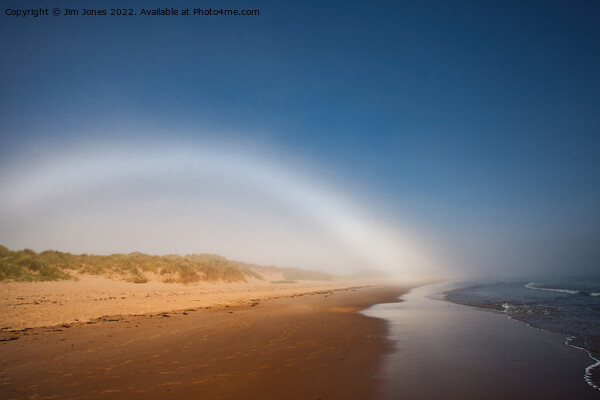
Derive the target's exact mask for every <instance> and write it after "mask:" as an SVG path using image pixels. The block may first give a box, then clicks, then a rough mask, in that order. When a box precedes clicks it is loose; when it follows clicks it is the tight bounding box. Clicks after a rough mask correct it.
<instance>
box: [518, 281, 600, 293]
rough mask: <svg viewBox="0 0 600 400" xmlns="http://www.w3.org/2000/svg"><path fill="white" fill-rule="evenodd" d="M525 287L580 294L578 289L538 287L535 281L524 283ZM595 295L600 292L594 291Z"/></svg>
mask: <svg viewBox="0 0 600 400" xmlns="http://www.w3.org/2000/svg"><path fill="white" fill-rule="evenodd" d="M525 287H526V288H527V289H532V290H543V291H545V292H557V293H566V294H580V293H581V291H579V290H569V289H555V288H545V287H539V286H537V284H536V283H535V282H529V283H528V284H527V285H525ZM596 295H600V293H596Z"/></svg>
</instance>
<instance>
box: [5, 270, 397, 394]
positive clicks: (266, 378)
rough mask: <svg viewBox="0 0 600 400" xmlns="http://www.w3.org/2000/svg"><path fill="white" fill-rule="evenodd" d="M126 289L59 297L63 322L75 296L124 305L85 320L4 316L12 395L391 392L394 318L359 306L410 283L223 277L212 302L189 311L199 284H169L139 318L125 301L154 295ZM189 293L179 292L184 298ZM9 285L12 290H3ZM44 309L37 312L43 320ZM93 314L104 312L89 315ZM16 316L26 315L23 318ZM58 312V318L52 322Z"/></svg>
mask: <svg viewBox="0 0 600 400" xmlns="http://www.w3.org/2000/svg"><path fill="white" fill-rule="evenodd" d="M51 283H52V284H59V283H54V282H51ZM64 283H65V284H72V285H76V284H77V282H75V283H70V282H64ZM79 283H80V282H79ZM96 283H97V282H96ZM23 285H32V284H23ZM35 285H41V287H42V288H43V287H44V286H43V284H35ZM127 285H134V284H127ZM127 285H125V286H119V285H116V288H117V289H115V290H121V293H123V294H124V295H123V296H121V297H125V299H120V298H115V299H113V298H106V293H101V292H100V293H95V294H94V293H90V291H88V295H89V296H91V298H94V296H96V297H97V298H99V300H93V299H92V300H90V298H88V299H87V300H85V301H84V300H83V297H82V296H78V295H75V294H73V295H72V296H71V299H69V297H68V296H66V297H65V296H63V298H62V300H60V301H62V303H63V304H62V306H64V308H65V314H64V315H66V316H68V317H64V316H63V319H69V318H70V319H73V316H74V315H75V314H73V310H74V309H75V308H76V306H75V305H74V303H77V302H78V301H79V305H78V306H77V307H79V308H80V309H82V308H83V309H84V307H81V306H82V305H83V304H91V303H94V302H95V303H103V302H104V303H105V305H107V306H106V307H104V309H103V311H106V310H108V309H109V308H110V309H112V308H111V307H113V306H115V304H117V305H118V307H121V308H122V310H123V311H125V312H122V313H116V314H113V315H109V314H106V315H105V316H97V315H96V316H93V317H90V318H86V317H83V316H80V317H79V318H76V319H79V321H73V322H68V321H61V323H59V324H53V325H49V326H40V322H35V319H34V320H31V321H29V322H27V318H26V317H27V315H26V314H27V313H26V312H25V311H21V312H20V313H17V311H11V310H13V308H15V309H18V308H19V306H16V305H12V306H10V307H7V306H5V305H4V304H3V306H2V307H3V308H2V315H3V316H5V315H6V316H9V317H11V318H12V319H11V318H8V319H5V320H3V324H4V325H3V326H4V328H5V329H3V330H2V335H3V337H2V340H3V341H2V342H0V353H1V354H2V357H1V358H0V371H1V372H0V394H1V397H2V398H6V399H29V398H36V399H42V398H46V399H51V398H52V399H96V398H100V399H101V398H116V397H117V398H125V399H129V398H132V399H133V398H139V399H142V398H143V399H148V398H150V399H163V398H165V399H166V398H202V399H239V398H244V399H280V398H289V399H319V398H320V399H323V400H325V399H367V398H377V397H379V395H380V394H379V391H380V389H381V387H382V384H381V381H380V375H379V372H380V367H381V361H382V360H383V356H384V355H385V354H387V353H388V352H390V351H391V350H392V345H391V342H390V341H389V340H388V337H387V330H386V322H385V321H384V320H382V319H377V318H370V317H367V316H365V315H362V314H360V313H358V312H357V311H359V310H362V309H365V308H367V307H369V306H371V305H373V304H377V303H389V302H393V301H396V300H397V298H398V296H400V295H401V294H402V293H405V292H406V291H407V290H408V287H391V286H383V285H373V284H370V285H357V284H349V283H347V282H346V283H344V284H342V283H332V282H322V283H321V282H320V283H299V284H296V285H294V284H290V285H265V286H263V287H262V288H260V289H258V288H256V287H254V288H252V285H246V286H245V287H244V286H243V285H244V284H242V283H240V284H234V285H233V286H229V289H224V287H225V288H227V286H225V285H224V284H216V285H215V286H214V287H213V291H212V292H210V289H206V291H208V292H210V293H209V294H208V295H206V296H205V299H204V301H205V303H198V304H196V305H195V306H188V307H180V306H181V305H183V304H189V301H190V300H193V297H194V294H193V292H194V290H196V291H198V290H200V289H199V288H198V287H196V288H194V287H193V286H187V287H186V286H185V285H181V286H182V287H181V288H179V287H178V286H170V285H165V284H162V285H163V286H160V288H163V289H164V290H167V291H169V290H170V291H171V292H168V293H171V294H170V295H167V294H164V293H163V297H162V298H161V300H160V301H159V300H157V299H156V296H158V295H155V296H154V303H153V301H152V300H151V301H149V302H148V303H150V304H154V305H153V306H152V307H158V303H161V302H162V307H163V310H162V311H158V312H153V311H152V312H146V313H144V314H141V315H132V313H131V312H128V311H130V309H129V308H127V307H128V306H126V305H125V304H126V301H125V300H127V299H128V298H129V299H130V300H131V299H132V298H133V299H134V300H135V299H142V298H144V299H146V298H145V297H142V296H143V295H142V294H141V293H138V294H136V295H135V296H134V295H132V294H131V293H127V292H126V291H124V288H125V287H129V286H127ZM157 285H158V284H157ZM14 286H15V285H13V291H12V292H11V293H12V295H11V296H10V297H11V298H12V299H16V298H17V297H22V298H23V300H20V301H22V302H29V301H30V300H32V298H31V297H29V298H25V297H23V296H22V295H21V296H15V295H14V292H15V290H16V289H14ZM17 286H18V285H17ZM84 286H85V284H84ZM266 286H268V288H267V287H266ZM48 287H49V285H46V288H48ZM137 288H139V289H137V290H140V291H146V292H147V293H146V294H150V292H149V291H150V290H158V289H156V287H153V286H147V287H146V288H144V285H137ZM3 289H6V286H5V287H4V288H3ZM248 289H251V290H248ZM36 290H38V291H42V292H43V290H44V289H40V288H39V287H38V288H37V289H36ZM178 290H180V291H181V293H180V295H181V296H179V297H178V295H177V294H173V291H175V292H177V291H178ZM6 292H7V290H3V294H5V293H6ZM83 292H85V291H82V293H83ZM57 293H58V292H57ZM57 295H58V294H57ZM63 295H64V293H63ZM38 296H39V294H38ZM98 296H99V297H98ZM102 296H104V297H102ZM144 296H145V295H144ZM211 296H212V297H211ZM108 297H118V296H116V295H111V296H108ZM195 297H196V299H198V298H202V297H203V296H199V295H195ZM148 298H150V299H151V298H153V296H152V295H150V296H149V297H148ZM45 299H46V300H48V296H47V295H46V297H45ZM165 299H166V300H168V302H167V303H165V301H166V300H165ZM207 299H209V300H207ZM26 300H27V301H26ZM41 300H42V299H41V298H38V300H37V301H38V304H37V305H39V306H41V310H42V311H43V307H46V310H47V312H48V314H53V313H52V312H50V311H52V310H53V309H54V308H55V307H58V303H53V301H57V302H58V301H59V300H57V299H54V298H51V300H49V301H45V302H41ZM118 300H121V301H120V302H119V301H118ZM135 301H137V300H135ZM135 301H134V303H135ZM186 302H188V303H186ZM155 303H156V304H155ZM165 305H168V307H166V308H165ZM21 307H33V305H29V304H25V305H22V306H21ZM132 307H133V306H132ZM100 308H102V307H100ZM24 310H26V309H24ZM42 311H40V312H37V313H34V314H33V315H36V316H37V315H41V314H43V312H42ZM154 311H156V310H154ZM11 312H12V314H11ZM94 312H95V313H96V314H97V313H98V310H95V311H93V312H92V311H90V313H91V314H89V315H94ZM17 314H18V315H19V318H16V317H15V318H13V317H14V316H15V315H17ZM54 314H55V313H54ZM82 314H83V311H82ZM86 315H88V314H86ZM52 318H55V319H52ZM56 318H57V317H56V315H53V316H51V317H48V320H53V321H54V320H56ZM7 320H8V321H13V322H12V323H13V326H12V327H8V326H6V325H7ZM41 320H42V321H45V320H44V319H43V318H42V319H41ZM17 325H18V326H19V328H17V327H16V326H17ZM27 325H32V326H30V327H27ZM33 325H36V326H37V327H34V326H33Z"/></svg>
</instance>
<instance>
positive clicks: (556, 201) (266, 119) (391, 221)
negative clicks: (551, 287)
mask: <svg viewBox="0 0 600 400" xmlns="http://www.w3.org/2000/svg"><path fill="white" fill-rule="evenodd" d="M144 4H145V6H146V7H148V8H153V7H164V6H167V5H169V6H171V7H176V8H185V7H192V8H193V6H194V2H185V1H181V2H168V3H163V2H153V1H149V2H146V3H144ZM57 5H58V3H57ZM94 5H96V6H97V7H100V8H110V7H111V6H119V5H121V4H117V3H114V4H113V3H111V2H93V1H90V2H86V6H87V7H89V8H92V7H93V6H94ZM8 6H10V5H8ZM38 6H43V7H46V3H45V2H25V3H22V2H20V3H19V4H18V7H19V8H29V7H31V8H34V7H38ZM80 6H81V3H78V2H62V3H61V5H60V7H71V8H77V7H80ZM203 6H206V7H209V6H212V7H216V6H219V7H223V8H253V9H254V8H257V9H260V16H258V17H193V16H190V17H140V16H137V17H120V18H118V17H96V18H88V17H79V18H75V17H73V18H71V19H68V18H67V17H52V16H49V17H45V18H38V19H15V18H13V17H9V16H6V15H2V17H1V18H2V23H1V24H0V35H1V36H2V37H3V38H4V39H3V40H2V42H0V50H1V54H2V61H1V63H0V72H1V74H0V93H1V95H0V120H1V121H2V123H1V125H0V129H1V131H0V157H1V158H2V161H0V168H1V171H3V172H4V174H3V175H4V181H3V182H4V183H8V184H10V183H11V182H12V180H13V179H17V177H21V176H22V175H19V174H20V172H19V173H17V172H15V171H24V170H26V169H27V168H29V169H30V170H31V171H29V172H30V173H29V175H27V176H33V175H35V168H38V171H44V170H48V168H49V166H52V165H54V166H55V165H58V164H59V163H60V161H61V160H64V159H68V158H69V157H70V156H72V155H73V152H79V153H85V152H86V151H90V152H91V151H94V150H96V151H100V149H104V148H105V147H107V148H108V147H110V148H120V149H127V151H130V152H132V153H136V152H137V153H140V152H141V153H144V154H155V153H153V152H152V150H150V149H156V148H159V149H160V148H163V149H166V148H173V147H175V148H182V147H183V148H186V149H190V148H196V149H198V150H199V151H207V149H215V148H218V149H220V150H223V149H234V148H235V150H231V152H230V153H232V154H237V155H239V156H240V157H250V158H253V159H255V158H261V159H267V160H268V162H269V165H271V166H272V168H275V169H277V168H279V167H281V168H284V169H285V170H286V171H289V173H290V174H295V175H298V174H300V175H302V176H304V177H305V178H306V179H308V180H311V182H312V181H314V182H313V183H312V184H314V185H317V186H319V187H326V188H328V189H323V192H326V191H330V192H335V193H336V196H338V197H344V198H346V199H349V200H354V203H356V204H354V205H353V207H354V206H356V207H357V208H360V209H361V210H364V218H363V219H362V220H363V221H370V222H369V224H370V223H371V222H372V221H375V220H377V221H383V222H385V223H386V224H388V225H390V226H391V227H392V228H391V229H399V230H402V231H404V232H410V234H406V233H404V235H405V236H406V235H408V236H411V237H413V238H415V241H417V242H419V243H420V245H419V248H420V250H419V253H427V254H430V255H433V256H434V257H433V258H434V259H435V261H432V262H433V263H435V264H436V265H438V266H439V268H440V269H441V270H448V271H449V270H461V271H469V273H475V272H477V271H480V272H481V271H484V272H487V271H502V272H506V273H516V272H523V271H525V272H531V273H534V272H543V273H551V272H552V273H555V272H564V273H575V274H577V273H584V272H585V273H589V272H595V271H597V270H598V266H599V263H600V250H598V249H600V243H599V241H600V206H599V204H600V157H599V155H600V154H599V150H600V112H599V111H600V77H599V75H600V74H598V71H600V51H599V50H600V25H599V24H598V23H597V21H598V17H600V6H599V5H598V4H597V3H596V2H594V1H575V2H567V1H530V2H526V3H524V2H517V1H508V2H497V3H495V4H491V3H489V2H477V1H458V2H447V1H424V2H397V1H396V2H377V4H367V3H364V2H349V1H343V2H342V1H340V2H295V3H292V2H270V1H244V2H233V1H232V2H226V4H225V3H223V2H219V3H214V4H204V5H203ZM16 7H17V3H15V8H16ZM170 151H171V150H170ZM84 158H85V157H84ZM91 158H93V157H88V158H87V159H91ZM30 160H31V162H30ZM140 162H142V161H140ZM144 162H145V161H144ZM157 162H159V161H158V160H157ZM28 165H29V167H28ZM69 165H72V164H69ZM180 167H181V168H183V170H185V168H189V165H188V166H187V167H186V166H180ZM74 168H76V167H74ZM124 168H125V167H124ZM178 171H179V170H178ZM180 172H181V171H179V172H177V173H175V172H174V173H173V176H171V177H170V178H169V179H171V178H172V179H174V180H176V178H175V176H176V175H178V174H179V173H180ZM184 175H185V174H184ZM185 179H191V178H190V177H186V178H185ZM194 179H195V178H194ZM240 179H241V178H240ZM302 179H304V178H302ZM217 180H218V179H217ZM242 180H243V179H242ZM87 181H88V182H90V185H92V186H93V185H94V184H93V182H92V181H91V180H89V179H88V180H87ZM129 182H130V181H129ZM211 182H212V183H206V184H207V185H209V186H210V185H214V184H215V183H214V182H213V181H211ZM317 182H318V183H317ZM161 184H164V182H161ZM312 184H308V185H307V186H302V187H312V186H311V185H312ZM153 185H154V186H153ZM147 186H148V192H147V193H146V198H148V197H152V196H155V195H156V192H160V189H159V188H158V182H154V183H152V182H150V183H148V184H147ZM10 187H11V186H10V185H9V186H6V185H5V189H3V192H4V194H5V195H13V194H14V193H10V192H9V190H11V189H10ZM211 187H212V186H211ZM152 188H154V189H152ZM69 190H72V189H65V192H64V193H63V196H68V195H69ZM153 190H154V191H153ZM215 190H216V191H218V190H225V189H223V188H219V189H218V190H217V189H215ZM106 191H108V192H110V193H113V192H114V194H115V196H113V197H114V198H120V197H124V196H126V194H125V192H123V191H122V190H121V189H119V187H112V186H108V187H106ZM176 192H177V193H178V194H179V196H176V197H175V198H173V199H171V201H170V203H169V206H168V207H172V208H174V209H177V208H178V204H179V202H180V201H181V198H185V197H186V196H188V195H186V190H185V186H177V190H176ZM250 192H251V191H250ZM223 193H225V192H223ZM246 194H247V195H248V196H251V195H250V194H248V193H246ZM263 194H264V193H263ZM156 196H157V197H160V196H158V195H156ZM197 196H200V197H198V198H201V197H202V196H203V195H202V194H201V193H200V194H197ZM317 197H318V196H317ZM317 197H312V199H313V200H315V199H316V198H317ZM263 200H264V199H263ZM215 201H216V200H215ZM263 202H264V201H263ZM282 202H283V203H285V201H283V200H282ZM283 203H282V204H283ZM32 207H34V208H35V206H32ZM98 207H100V205H98ZM102 207H104V208H105V213H108V210H116V209H121V208H120V207H124V206H123V204H122V203H119V204H117V203H114V202H113V201H112V200H106V202H104V203H102ZM157 207H158V206H157ZM165 207H166V206H165ZM199 207H200V206H199ZM230 207H232V208H235V207H236V206H235V205H234V204H231V205H230ZM256 207H257V209H256V210H258V209H260V212H257V214H259V215H263V216H264V218H266V219H269V220H271V219H272V220H273V221H276V220H278V221H280V222H281V221H282V220H281V215H279V216H273V215H271V216H269V217H267V214H268V212H267V210H263V207H261V206H256ZM282 207H283V206H282ZM283 208H285V207H283ZM351 208H352V207H350V209H351ZM256 210H250V211H248V210H247V212H253V211H256ZM92 211H93V210H92ZM204 211H206V210H204ZM53 212H56V213H58V211H52V210H48V213H50V214H52V213H53ZM149 212H150V211H149ZM282 213H283V211H282ZM349 213H350V214H352V212H349ZM34 214H35V212H34V210H30V211H27V210H22V213H21V214H19V217H14V212H13V211H11V210H9V208H8V207H5V208H4V210H3V213H1V214H0V216H4V217H5V218H9V217H10V218H11V220H10V221H9V223H6V224H4V226H5V228H0V242H2V243H7V245H9V247H12V248H22V247H32V248H35V249H38V250H43V249H44V246H45V245H46V246H52V247H56V248H58V249H59V250H65V251H73V252H86V251H87V252H91V251H92V250H95V251H98V252H112V251H127V250H128V249H126V248H123V246H121V245H120V244H119V245H116V244H114V243H111V242H110V240H108V241H104V242H105V245H104V246H99V247H98V246H97V245H96V244H94V245H93V246H92V245H90V242H91V241H92V240H93V239H94V236H90V237H89V239H88V242H86V241H81V243H77V244H75V242H73V240H72V239H70V238H72V237H74V236H75V237H76V236H79V234H78V233H77V232H79V231H80V230H82V229H84V226H94V223H95V222H94V221H96V219H95V218H101V216H100V214H98V215H95V214H94V212H90V214H89V218H88V220H87V222H86V224H87V225H85V224H84V223H83V222H81V221H80V223H79V224H75V223H74V224H73V226H72V231H71V232H70V235H69V234H67V233H65V235H64V239H62V240H61V239H60V238H50V237H45V236H44V235H41V234H38V235H33V234H32V233H31V232H32V231H34V230H35V229H36V224H38V225H39V224H42V223H44V224H47V226H46V229H47V232H52V230H53V229H55V228H56V224H58V222H57V221H60V218H58V215H59V214H57V217H56V219H54V220H52V221H50V220H48V221H40V220H39V219H38V220H35V219H34V218H33V217H31V215H34ZM283 214H285V213H283ZM292 214H293V213H292ZM316 214H318V213H316ZM102 215H104V214H102ZM298 215H300V214H298ZM60 216H61V217H65V218H67V217H72V215H71V211H70V210H69V209H67V210H62V211H60ZM271 217H272V218H271ZM121 218H122V220H123V226H128V227H129V228H128V229H131V230H132V231H135V227H136V226H138V225H136V224H137V223H138V222H132V221H129V222H127V221H126V218H125V217H121ZM172 218H173V219H176V220H181V223H180V225H181V224H185V217H184V216H183V215H173V217H172ZM278 218H279V219H278ZM299 218H300V217H299ZM300 219H301V218H300ZM255 223H256V224H255V225H253V224H250V223H249V224H248V226H247V230H248V231H247V234H248V235H250V236H252V234H251V232H252V230H253V229H254V230H255V233H259V232H261V228H260V226H259V225H260V222H259V220H257V221H255ZM274 223H275V222H274ZM378 223H379V222H378ZM233 225H235V224H233ZM284 225H285V226H288V227H290V224H284ZM16 226H19V227H20V228H19V229H20V230H22V232H21V231H20V232H21V233H20V234H19V235H15V227H16ZM118 226H119V224H118V223H115V225H114V227H118ZM178 226H179V225H178ZM23 227H25V228H23ZM38 227H39V226H38ZM65 229H66V228H65ZM107 229H108V228H107ZM173 229H175V228H173ZM293 229H294V227H293V226H292V227H290V230H293ZM306 229H307V230H302V229H300V230H298V232H297V233H296V234H295V237H296V238H298V237H305V236H306V232H312V231H311V228H308V227H306ZM386 229H387V228H386ZM30 230H31V231H30ZM367 231H369V232H371V231H370V230H369V229H367ZM99 232H105V231H102V230H100V231H99ZM99 234H100V233H99ZM194 234H199V233H198V232H195V233H194ZM47 235H48V236H52V235H51V234H50V233H48V234H47ZM375 236H376V235H375ZM245 237H246V236H242V237H240V238H239V239H238V240H239V241H240V242H241V241H244V240H245V239H244V238H245ZM27 238H31V241H32V242H34V243H27ZM155 240H158V239H156V238H155ZM265 240H266V239H265ZM290 240H292V239H291V238H290ZM150 242H151V241H150ZM136 243H137V244H138V245H139V246H141V247H144V246H143V244H144V243H146V242H145V241H144V238H143V237H141V238H140V241H139V242H136ZM238 244H239V243H238ZM132 246H133V245H132ZM235 246H236V243H233V242H232V243H231V247H227V246H224V247H222V248H219V249H216V250H219V251H221V252H224V253H230V254H223V255H225V256H232V257H233V258H235V257H238V258H240V257H241V258H247V259H249V260H250V261H253V260H256V261H257V262H258V261H260V262H263V263H269V261H270V258H269V256H268V255H267V254H264V253H263V254H262V255H261V256H258V255H255V254H250V253H248V254H247V255H246V253H244V252H236V251H233V250H231V249H233V247H235ZM306 246H309V245H308V244H306ZM87 247H91V248H92V249H91V250H86V248H87ZM189 247H192V246H189ZM199 247H202V246H199ZM267 247H268V246H267V245H266V244H265V248H267ZM113 248H114V250H111V249H113ZM152 248H153V247H152V246H151V245H148V246H146V247H144V250H146V251H150V252H151V250H152ZM308 248H310V246H309V247H307V249H308ZM134 250H137V249H134V248H132V249H130V251H134ZM161 250H165V251H168V250H169V249H168V246H166V248H164V249H161ZM216 250H214V251H212V252H216ZM173 251H181V252H184V251H190V252H191V251H194V250H193V249H191V248H188V247H185V248H179V247H177V246H173ZM198 251H207V252H211V249H210V248H202V249H199V250H198ZM295 251H296V253H294V254H299V253H301V252H302V251H301V250H300V249H296V250H295ZM307 251H308V250H307ZM365 251H368V250H365ZM325 252H326V250H323V249H322V253H323V254H324V253H325ZM281 253H282V254H281V256H278V257H275V258H274V259H273V260H272V261H273V262H277V263H289V264H294V265H296V266H300V265H298V264H302V262H304V261H302V262H299V261H298V260H299V259H300V258H298V256H297V255H291V254H292V253H293V252H290V255H289V257H286V256H285V252H283V251H282V252H281ZM316 253H319V252H316ZM316 253H315V254H316ZM319 254H321V253H319ZM324 257H325V256H324ZM331 258H332V257H329V258H327V257H325V258H323V260H325V259H327V260H331ZM329 262H330V261H326V262H325V261H323V262H320V261H319V260H317V259H315V260H309V259H307V260H306V263H307V264H311V265H309V266H308V267H312V266H314V267H317V268H324V269H327V263H329ZM406 262H408V261H406ZM357 263H358V264H360V262H357ZM355 268H360V265H357V266H356V267H355Z"/></svg>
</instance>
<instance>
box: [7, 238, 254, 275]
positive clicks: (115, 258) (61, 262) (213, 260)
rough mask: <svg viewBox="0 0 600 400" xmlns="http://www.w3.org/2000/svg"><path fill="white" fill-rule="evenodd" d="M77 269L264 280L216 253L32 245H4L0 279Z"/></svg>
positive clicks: (100, 271) (121, 273)
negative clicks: (92, 251)
mask: <svg viewBox="0 0 600 400" xmlns="http://www.w3.org/2000/svg"><path fill="white" fill-rule="evenodd" d="M74 273H81V274H90V275H101V276H108V277H111V278H117V279H123V280H126V281H129V282H135V283H145V282H148V275H158V276H159V277H160V278H161V280H162V281H164V282H170V283H171V282H172V283H194V282H199V281H211V282H214V281H225V282H236V281H245V280H246V278H247V277H254V278H257V279H260V280H263V277H262V276H261V275H260V274H258V273H256V272H255V271H252V270H251V269H249V268H248V267H247V266H246V265H245V264H244V263H241V262H236V261H231V260H228V259H227V258H225V257H221V256H216V255H212V254H192V255H187V256H178V255H167V256H152V255H147V254H142V253H131V254H112V255H108V256H100V255H88V254H81V255H76V254H70V253H62V252H58V251H54V250H48V251H44V252H41V253H36V252H35V251H33V250H30V249H25V250H18V251H13V250H9V249H7V248H6V247H5V246H2V245H0V280H12V281H19V282H31V281H56V280H65V279H75V278H74V275H73V274H74Z"/></svg>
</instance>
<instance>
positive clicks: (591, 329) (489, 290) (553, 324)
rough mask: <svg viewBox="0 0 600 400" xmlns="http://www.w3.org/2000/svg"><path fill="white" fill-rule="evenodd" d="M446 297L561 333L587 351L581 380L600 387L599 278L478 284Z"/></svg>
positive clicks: (451, 292)
mask: <svg viewBox="0 0 600 400" xmlns="http://www.w3.org/2000/svg"><path fill="white" fill-rule="evenodd" d="M446 300H448V301H451V302H454V303H458V304H464V305H469V306H475V307H483V308H491V309H495V310H498V311H500V312H502V313H504V314H506V315H507V316H508V317H509V318H511V319H515V320H518V321H521V322H524V323H526V324H527V325H529V326H530V327H532V328H537V329H542V330H545V331H549V332H554V333H558V334H563V335H565V336H566V344H568V345H570V346H573V347H576V348H579V349H581V350H582V351H586V352H587V353H588V354H589V356H590V365H589V366H588V367H587V368H586V370H585V372H584V379H585V381H586V382H587V383H588V384H589V385H591V386H592V387H594V388H595V389H597V390H600V361H599V360H600V279H597V278H596V279H585V280H584V279H560V280H559V279H555V280H547V281H543V280H537V281H518V282H495V283H479V284H472V285H468V286H466V287H461V288H458V289H454V290H451V291H449V292H447V293H446Z"/></svg>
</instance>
